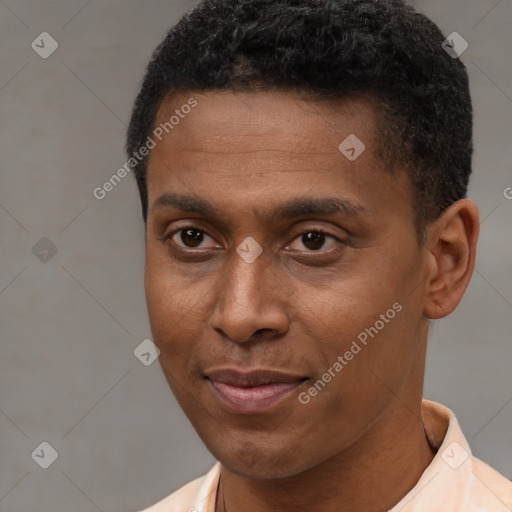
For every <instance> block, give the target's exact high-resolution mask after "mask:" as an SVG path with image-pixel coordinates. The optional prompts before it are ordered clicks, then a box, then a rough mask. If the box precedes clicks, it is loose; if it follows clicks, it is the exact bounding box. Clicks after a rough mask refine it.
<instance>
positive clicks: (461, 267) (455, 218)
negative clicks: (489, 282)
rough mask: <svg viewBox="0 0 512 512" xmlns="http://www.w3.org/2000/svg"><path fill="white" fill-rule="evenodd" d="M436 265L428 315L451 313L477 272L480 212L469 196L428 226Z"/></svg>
mask: <svg viewBox="0 0 512 512" xmlns="http://www.w3.org/2000/svg"><path fill="white" fill-rule="evenodd" d="M427 229H428V234H427V240H428V242H427V243H428V247H429V248H430V249H429V251H430V253H431V261H432V262H433V269H432V270H431V272H430V273H429V275H428V277H427V280H428V281H427V290H426V291H427V293H426V301H425V308H424V316H425V317H427V318H430V319H437V318H443V317H445V316H447V315H449V314H450V313H451V312H452V311H453V310H454V309H455V308H456V307H457V305H458V304H459V302H460V300H461V299H462V296H463V295H464V292H465V291H466V288H467V286H468V284H469V281H470V279H471V275H472V274H473V269H474V266H475V259H476V244H477V240H478V233H479V215H478V209H477V207H476V205H475V204H474V203H473V202H472V201H470V200H469V199H461V200H459V201H456V202H455V203H453V204H452V205H451V206H450V207H449V208H447V209H446V211H445V212H444V213H443V214H442V215H441V217H440V218H439V219H437V220H436V221H434V222H433V223H432V224H431V225H430V226H429V227H428V228H427Z"/></svg>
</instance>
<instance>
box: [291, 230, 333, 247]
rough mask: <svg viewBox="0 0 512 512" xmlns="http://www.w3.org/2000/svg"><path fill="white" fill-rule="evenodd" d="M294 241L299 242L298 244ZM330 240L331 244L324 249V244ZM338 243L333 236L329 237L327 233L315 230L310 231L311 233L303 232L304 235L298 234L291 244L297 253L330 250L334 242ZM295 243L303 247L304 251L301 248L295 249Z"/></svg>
mask: <svg viewBox="0 0 512 512" xmlns="http://www.w3.org/2000/svg"><path fill="white" fill-rule="evenodd" d="M296 240H299V241H300V242H299V243H298V242H296ZM329 240H331V244H330V245H328V247H324V246H325V245H326V242H328V241H329ZM337 241H339V240H338V239H337V238H336V237H335V236H334V235H331V234H329V233H324V232H322V231H317V230H311V231H305V232H304V233H302V234H300V235H299V236H298V237H297V238H296V239H295V241H294V242H293V243H292V246H293V245H296V246H295V247H292V249H294V250H298V251H304V250H309V251H319V250H320V249H322V248H323V249H330V248H332V247H333V246H334V245H335V244H336V242H337ZM297 243H298V244H299V246H300V245H302V246H303V247H305V249H303V248H301V247H297Z"/></svg>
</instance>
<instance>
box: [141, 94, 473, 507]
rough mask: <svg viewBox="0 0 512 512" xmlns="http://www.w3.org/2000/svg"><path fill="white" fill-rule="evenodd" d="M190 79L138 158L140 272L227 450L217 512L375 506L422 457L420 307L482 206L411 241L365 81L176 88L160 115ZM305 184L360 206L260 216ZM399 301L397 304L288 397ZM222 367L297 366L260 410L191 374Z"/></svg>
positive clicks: (450, 269) (177, 374)
mask: <svg viewBox="0 0 512 512" xmlns="http://www.w3.org/2000/svg"><path fill="white" fill-rule="evenodd" d="M191 96H193V97H194V98H196V99H197V100H198V106H197V107H196V108H195V109H193V111H192V112H191V113H190V114H188V115H187V116H186V117H185V118H184V119H182V120H180V123H179V125H177V126H176V127H175V128H174V129H173V131H171V132H170V133H169V135H168V136H166V137H165V138H164V139H163V140H162V142H159V143H158V144H157V146H156V147H155V148H154V149H152V150H151V153H150V157H149V162H148V174H147V184H148V204H149V215H148V221H147V229H146V267H145V289H146V299H147V306H148V312H149V320H150V324H151V329H152V333H153V338H154V342H155V344H156V345H157V346H158V347H159V349H160V351H161V355H160V358H159V359H160V364H161V367H162V369H163V371H164V374H165V376H166V378H167V381H168V382H169V385H170V386H171V388H172V390H173V392H174V394H175V396H176V398H177V400H178V402H179V403H180V405H181V407H182V408H183V410H184V412H185V414H186V415H187V416H188V418H189V419H190V421H191V423H192V424H193V426H194V428H195V429H196V430H197V432H198V434H199V435H200V437H201V439H202V440H203V442H204V443H205V445H206V446H207V447H208V449H209V450H210V451H211V453H212V454H213V455H214V456H215V457H216V459H217V460H219V461H220V462H221V465H222V466H221V483H220V490H219V494H218V497H217V503H216V511H217V512H225V511H226V510H227V511H229V512H233V511H242V512H245V511H251V512H271V511H272V512H273V511H280V512H287V511H296V510H304V511H306V510H322V511H323V512H331V511H335V510H336V511H339V510H344V511H350V512H358V511H365V512H370V511H373V512H378V511H386V510H388V509H389V508H391V507H392V506H393V505H394V504H396V503H397V502H398V501H400V499H401V498H402V497H403V496H404V495H405V494H406V493H407V492H408V491H409V490H410V489H411V488H412V487H414V485H415V484H416V482H417V481H418V479H419V477H420V476H421V474H422V472H423V471H424V470H425V468H426V467H427V466H428V465H429V463H430V462H431V460H432V458H433V456H434V454H433V452H432V450H431V448H430V446H429V444H428V441H427V439H426V437H425V433H424V427H423V421H422V416H421V396H422V386H423V376H424V362H425V350H426V340H427V332H428V320H427V319H428V318H441V317H443V316H446V315H447V314H449V313H450V312H451V311H453V309H455V307H456V306H457V304H458V303H459V301H460V299H461V297H462V295H463V293H464V291H465V289H466V286H467V284H468V282H469V279H470V277H471V273H472V270H473V266H474V261H475V246H476V241H477V237H478V212H477V209H476V207H475V205H474V204H473V203H472V202H471V201H469V200H467V199H464V200H461V201H457V202H456V203H454V204H453V205H452V206H450V207H449V208H448V209H447V210H446V211H445V213H444V214H443V215H442V217H440V218H439V219H437V220H436V221H435V222H433V223H431V224H430V225H428V226H427V228H426V230H425V236H424V239H423V241H422V243H421V244H420V243H419V241H418V238H417V236H416V231H415V226H414V223H413V218H414V201H413V192H412V188H411V186H410V183H409V180H408V178H407V177H406V175H405V174H404V173H403V172H396V173H394V174H391V173H389V172H387V171H386V170H385V169H384V168H383V164H382V162H381V161H380V160H379V158H378V152H377V141H378V139H377V135H378V134H377V127H376V126H377V123H376V121H377V118H376V114H375V111H374V109H373V108H372V101H371V98H369V97H365V96H360V97H358V98H350V99H345V100H336V101H334V100H328V101H323V102H321V103H320V102H313V101H307V102H306V101H304V100H303V99H302V98H301V97H300V96H299V95H298V94H296V93H294V92H289V91H287V92H284V91H272V90H270V91H258V92H233V91H219V92H217V91H216V92H207V93H204V94H199V93H195V92H194V93H190V94H186V93H180V94H177V95H174V96H169V97H168V98H167V99H166V100H164V102H163V103H162V104H161V106H160V109H159V112H158V115H157V119H156V122H155V126H157V125H158V124H160V123H161V122H165V121H167V120H168V119H169V117H170V115H172V114H173V113H174V111H175V109H176V108H179V107H180V105H182V104H184V103H186V102H187V100H188V98H190V97H191ZM349 134H356V135H357V137H358V138H359V139H360V140H361V141H363V143H364V144H365V146H366V149H365V151H364V152H363V153H362V154H361V155H360V156H359V157H358V158H357V159H356V160H355V161H349V160H348V159H347V158H346V157H345V156H344V155H343V154H342V153H341V152H340V150H339V149H338V146H339V144H340V143H341V142H342V141H343V140H344V139H345V138H346V137H347V136H348V135H349ZM164 193H175V194H186V195H191V196H193V197H194V198H200V199H202V200H205V201H208V202H209V203H211V205H212V206H213V207H214V208H215V209H216V210H218V215H213V214H212V213H211V212H207V213H198V212H189V211H184V210H181V209H179V208H177V207H175V206H172V205H171V204H160V205H159V206H158V205H155V203H156V202H157V200H158V198H159V197H160V196H161V195H162V194H164ZM304 197H309V198H326V197H336V198H341V199H343V200H345V201H349V202H350V203H352V204H353V205H355V206H356V208H355V210H356V211H355V213H354V212H352V214H349V212H346V211H344V212H341V213H340V212H339V213H330V214H325V213H322V214H318V213H315V214H308V213H303V214H302V215H299V216H295V217H293V218H280V217H278V216H274V217H272V214H273V213H275V212H276V210H277V208H278V207H279V206H281V205H282V204H283V203H284V202H286V201H288V200H290V199H295V198H304ZM190 225H192V226H194V227H195V229H199V230H204V231H206V234H204V235H201V234H200V233H197V232H196V231H193V232H192V234H193V237H190V236H189V237H185V241H184V240H183V239H182V238H181V236H182V234H183V233H184V232H183V231H178V230H179V229H183V228H185V227H188V226H190ZM318 229H322V230H327V231H328V232H329V235H326V236H325V238H322V237H321V235H320V239H319V243H318V244H317V245H316V246H315V245H311V243H308V240H307V239H305V238H304V237H303V236H302V235H303V234H304V233H310V232H311V231H313V232H315V230H318ZM331 235H332V236H333V237H336V238H333V237H332V236H331ZM249 236H250V237H253V238H254V239H255V240H256V241H257V242H258V243H259V244H260V246H261V247H262V249H263V252H262V254H261V255H260V256H259V257H258V258H257V259H256V260H255V261H254V262H252V263H247V262H246V261H244V260H243V259H242V258H241V257H240V256H239V254H238V253H237V252H236V248H237V247H238V246H239V245H240V244H241V243H242V242H243V241H244V240H245V239H246V237H249ZM166 237H167V238H166ZM194 240H196V242H195V245H194ZM186 244H189V247H188V253H187V245H186ZM190 244H192V245H191V246H190ZM396 302H398V303H400V304H401V305H402V310H401V311H400V312H399V313H397V314H396V316H395V317H394V318H393V319H392V320H390V321H389V322H388V323H386V324H385V327H384V328H383V329H381V330H380V331H379V333H378V335H376V336H375V337H374V338H373V339H369V341H368V344H367V346H365V347H364V348H363V349H362V350H361V351H360V352H359V353H358V354H357V355H355V356H354V357H353V359H352V360H351V361H349V362H348V364H347V365H346V366H344V368H343V370H342V371H341V372H339V373H338V374H337V375H336V377H335V378H333V379H332V380H331V382H329V383H328V385H327V386H326V387H325V388H324V389H322V391H321V392H320V393H318V394H317V396H315V397H312V398H311V401H310V402H309V403H308V404H302V403H300V402H299V400H298V395H299V393H300V392H303V391H307V390H308V389H309V387H310V386H311V385H312V384H313V383H314V382H316V381H317V380H318V379H320V378H321V377H322V374H324V373H325V372H326V371H327V369H328V368H329V367H332V365H333V363H334V362H335V361H336V360H337V357H338V356H339V355H343V354H344V353H345V352H346V351H347V350H348V349H349V347H350V345H351V343H352V341H353V340H356V339H357V336H358V334H359V333H361V332H362V331H364V329H365V328H367V327H369V326H374V325H375V323H376V321H377V320H379V318H380V315H381V314H385V313H386V311H387V310H388V309H390V308H391V306H392V305H393V304H394V303H396ZM227 366H229V367H237V368H241V369H246V370H248V369H253V368H267V369H272V370H280V371H284V372H287V373H293V374H295V375H300V376H304V377H307V378H308V379H309V380H307V381H305V382H304V383H303V384H302V385H301V387H300V388H298V389H297V390H295V391H294V392H293V393H292V394H291V395H289V396H288V397H287V398H286V399H285V400H284V401H282V402H281V403H279V404H277V405H276V406H275V407H273V408H271V409H270V410H268V411H265V412H263V413H258V414H252V415H251V414H243V413H233V412H231V411H229V410H227V409H226V408H225V407H224V406H223V405H222V404H221V403H220V401H219V400H218V399H217V398H216V396H215V395H214V393H213V392H212V389H211V387H210V385H209V383H208V381H207V380H205V378H204V374H205V372H207V370H209V369H211V368H214V367H215V368H218V367H227Z"/></svg>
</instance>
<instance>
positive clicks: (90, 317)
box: [0, 0, 512, 512]
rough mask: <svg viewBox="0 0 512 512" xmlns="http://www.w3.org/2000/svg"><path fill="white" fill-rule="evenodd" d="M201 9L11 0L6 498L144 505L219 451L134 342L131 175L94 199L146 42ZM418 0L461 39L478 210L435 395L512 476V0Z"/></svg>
mask: <svg viewBox="0 0 512 512" xmlns="http://www.w3.org/2000/svg"><path fill="white" fill-rule="evenodd" d="M194 3H195V2H190V1H188V2H187V1H181V2H180V1H169V0H166V1H155V0H144V1H142V0H139V1H133V0H123V1H119V0H118V1H115V0H109V1H106V0H105V1H99V0H92V1H87V0H66V1H57V0H55V1H51V0H48V1H46V0H45V1H41V0H0V127H1V128H0V129H1V136H0V170H1V185H0V237H1V238H0V239H1V260H0V261H1V265H0V328H1V338H0V340H1V352H0V510H1V511H3V512H36V511H45V512H48V511H53V512H61V511H62V512H64V511H69V510H73V511H74V512H81V511H83V512H89V511H91V512H94V511H97V510H101V511H103V512H107V511H120V510H126V511H130V510H136V509H140V508H143V507H145V506H148V505H149V504H151V503H153V502H155V501H157V500H158V499H160V498H162V497H163V496H165V495H167V494H169V493H170V492H171V491H173V490H174V489H176V488H178V487H179V486H181V485H182V484H184V483H185V482H187V481H189V480H190V479H192V478H194V477H196V476H199V475H201V474H203V473H204V472H206V470H207V469H209V467H210V466H211V464H212V462H213V459H212V457H211V456H210V455H209V453H208V452H207V451H206V449H205V448H204V447H203V446H202V444H201V442H200V440H199V439H198V437H197V435H196V434H195V432H194V431H193V429H192V428H191V427H190V425H189V423H188V421H187V420H186V419H185V417H184V416H183V414H182V413H181V411H180V409H179V408H178V406H177V405H176V403H175V401H174V398H173V397H172V396H171V393H170V391H169V390H168V388H167V385H166V383H165V381H164V378H163V376H162V375H161V372H160V368H159V366H158V363H157V362H155V363H154V364H152V365H151V366H148V367H146V366H144V365H143V364H141V362H140V361H139V360H138V359H136V358H135V356H134V354H133V351H134V349H135V347H137V345H138V344H139V343H140V342H141V341H142V340H143V339H145V338H151V334H150V331H149V326H148V321H147V317H146V308H145V302H144V292H143V224H142V220H141V216H140V207H139V202H138V196H137V191H136V187H135V183H134V180H133V177H132V176H128V177H126V178H125V179H124V180H123V181H122V182H121V183H120V184H119V185H118V186H117V187H116V188H115V189H114V190H113V191H112V192H110V193H109V194H108V195H107V197H106V198H105V199H103V200H101V201H100V200H97V199H95V198H94V197H93V195H92V191H93V189H94V188H95V187H98V186H101V185H102V184H103V183H104V182H105V180H107V179H108V178H109V177H110V176H111V175H112V174H113V173H115V172H116V170H117V169H118V168H119V167H120V166H121V165H122V164H123V163H124V162H125V160H126V157H125V155H124V153H123V144H124V134H125V126H126V123H127V121H128V119H129V113H130V109H131V104H132V101H133V99H134V96H135V94H136V91H137V87H138V85H139V83H140V79H141V77H142V73H143V70H144V67H145V64H146V62H147V59H148V57H149V55H150V53H151V51H152V50H153V48H154V47H155V46H156V45H157V43H159V42H160V40H161V38H162V37H163V35H164V33H165V32H166V31H167V30H168V28H169V27H170V26H171V25H172V24H173V23H174V22H175V21H176V20H177V19H178V18H179V17H180V16H181V15H182V14H183V12H184V11H185V10H186V9H188V8H190V7H192V6H193V4H194ZM418 5H419V6H420V8H421V9H422V10H423V11H424V12H425V13H426V14H428V15H430V16H431V17H432V18H433V19H434V20H435V21H436V22H437V23H438V24H439V25H440V27H441V29H442V30H443V32H444V33H445V34H449V33H451V32H452V31H457V32H459V33H460V34H461V35H462V36H463V37H464V38H465V39H466V40H467V41H468V43H469V48H468V50H467V51H466V52H465V53H464V54H463V55H462V60H463V61H464V62H465V63H466V65H467V66H468V70H469V74H470V80H471V88H472V95H473V101H474V111H475V148H476V150H475V158H474V176H473V178H472V183H471V188H470V196H471V197H472V198H473V199H474V200H475V201H476V203H477V205H478V206H479V209H480V212H481V216H482V225H481V228H482V232H481V238H480V243H479V251H480V252H479V256H478V262H477V267H476V271H475V275H474V277H473V280H472V283H471V285H470V287H469V290H468V292H467V294H466V296H465V298H464V299H463V301H462V303H461V305H460V307H459V308H458V310H457V311H456V312H455V313H454V314H453V315H451V316H450V317H449V318H447V319H445V320H442V321H440V322H436V323H435V325H434V328H433V330H432V332H431V336H430V345H429V352H428V361H427V376H426V384H425V397H427V398H430V399H433V400H436V401H439V402H441V403H444V404H446V405H447V406H448V407H450V408H452V409H453V410H454V412H455V413H456V415H457V417H458V419H459V421H460V423H461V425H462V428H463V431H464V433H465V435H466V437H467V438H468V440H469V442H470V444H471V446H472V448H473V450H474V454H475V455H476V456H478V457H480V458H482V459H484V460H485V461H487V462H489V463H490V464H491V465H493V466H494V467H495V468H496V469H498V470H499V471H500V472H502V473H503V474H505V475H506V476H508V477H509V478H511V477H512V428H511V425H512V372H511V371H510V368H511V363H512V348H511V343H510V332H511V327H512V321H511V317H512V315H511V308H512V305H511V303H512V272H511V255H512V237H511V236H510V218H511V209H512V200H507V199H506V197H505V195H504V193H503V192H504V190H505V189H506V188H507V187H512V173H511V172H510V162H511V161H512V158H511V141H512V129H511V127H512V123H511V120H512V99H511V98H512V85H511V69H512V65H511V57H510V56H511V55H512V44H511V39H510V33H511V13H512V8H511V2H510V0H501V1H497V0H471V1H468V0H464V1H453V0H452V1H445V0H443V1H441V0H439V1H422V2H418ZM43 31H47V32H49V33H50V34H51V35H52V36H53V37H54V38H55V39H56V40H57V41H58V44H59V48H58V49H57V51H56V52H55V53H54V54H53V55H51V56H50V57H49V58H48V59H42V58H41V57H40V56H39V55H38V54H37V53H36V52H35V51H34V50H33V49H32V48H31V42H32V41H33V40H34V39H35V38H36V37H37V36H38V35H39V34H40V33H41V32H43ZM440 51H442V50H441V49H440ZM453 129H454V130H456V129H457V127H456V126H454V127H453ZM42 237H47V238H49V239H50V240H51V241H52V243H53V244H54V245H55V246H56V248H57V253H56V254H55V255H54V256H53V257H51V258H50V255H51V253H49V255H48V256H47V259H48V261H46V262H44V261H40V259H39V258H38V257H36V255H34V254H33V252H32V248H33V247H34V245H35V244H36V243H37V242H38V241H39V240H40V239H41V238H42ZM41 243H42V244H43V249H44V247H45V246H44V244H45V243H47V242H41ZM38 247H39V246H38ZM40 250H42V249H40ZM43 441H47V442H49V443H50V444H51V445H52V446H53V447H54V448H55V449H56V450H57V452H58V455H59V456H58V459H57V460H56V461H55V462H54V463H53V464H52V465H51V466H50V467H49V468H48V469H42V468H40V467H39V466H38V465H37V464H36V463H35V461H34V460H33V459H32V458H31V453H32V452H33V450H34V449H35V448H36V447H37V446H38V445H39V444H40V443H41V442H43ZM45 456H46V455H45Z"/></svg>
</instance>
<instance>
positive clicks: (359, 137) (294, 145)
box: [147, 91, 411, 211]
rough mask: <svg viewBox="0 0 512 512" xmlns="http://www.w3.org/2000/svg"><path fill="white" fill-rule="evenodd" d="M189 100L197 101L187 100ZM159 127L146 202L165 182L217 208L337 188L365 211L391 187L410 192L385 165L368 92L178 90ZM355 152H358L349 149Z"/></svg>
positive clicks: (273, 202) (257, 205)
mask: <svg viewBox="0 0 512 512" xmlns="http://www.w3.org/2000/svg"><path fill="white" fill-rule="evenodd" d="M191 100H192V102H197V104H196V106H195V107H194V108H193V109H189V108H184V107H183V106H184V105H189V104H191ZM173 116H174V119H173V122H172V125H171V124H170V123H169V120H170V119H171V117H173ZM158 127H167V129H166V130H164V133H163V136H162V138H161V140H157V141H156V142H157V144H156V146H155V147H154V148H153V149H152V150H151V152H150V155H149V159H148V174H147V186H148V202H149V205H148V206H149V209H150V210H151V208H152V205H153V203H154V202H155V201H156V200H157V199H158V197H159V196H161V194H162V193H165V192H167V193H169V192H178V193H188V194H193V195H196V196H198V197H203V198H205V197H206V198H208V199H209V200H210V202H213V203H215V204H217V205H218V206H220V208H219V209H222V208H224V207H225V208H229V209H231V210H233V209H235V208H236V209H238V210H240V209H241V203H240V200H241V199H243V204H245V205H250V208H251V209H252V211H256V210H259V209H262V208H263V207H264V206H265V205H268V206H269V207H270V206H272V207H275V208H278V207H279V203H280V202H283V201H284V200H286V199H289V198H290V197H291V196H296V197H297V196H301V197H305V196H306V195H309V196H315V195H323V196H325V195H326V194H329V195H332V193H333V192H334V193H337V192H339V193H341V194H342V195H343V197H344V198H346V199H349V200H351V201H352V202H353V203H354V204H360V205H363V204H362V203H366V205H363V206H365V209H366V210H368V211H372V210H373V211H374V210H375V209H374V208H373V207H372V202H375V201H377V202H380V203H382V202H383V201H385V200H387V201H390V200H391V201H395V202H396V197H394V198H393V194H394V196H397V191H398V197H399V198H401V199H402V200H405V202H406V203H410V202H411V201H410V189H409V186H408V183H406V182H405V181H404V179H403V176H402V177H400V176H399V177H397V175H396V174H395V175H394V176H393V177H392V176H391V175H390V174H389V173H387V172H382V171H383V170H384V164H383V162H381V161H380V160H379V158H378V150H377V140H378V132H377V119H376V113H375V102H373V101H372V98H371V97H366V96H359V97H351V98H344V99H336V100H322V101H312V100H307V101H306V100H305V99H303V98H302V96H301V95H300V94H298V93H296V92H289V91H286V92H285V91H258V92H233V91H215V92H207V93H196V92H190V93H179V94H174V95H172V96H169V97H167V98H166V99H165V100H164V101H163V102H162V104H161V106H160V108H159V111H158V114H157V117H156V120H155V124H154V128H158ZM346 141H348V142H346ZM340 145H341V146H340ZM346 149H349V150H354V151H352V153H347V152H346ZM354 152H357V153H360V154H357V155H356V158H355V159H352V158H348V156H353V154H354ZM390 180H393V183H391V187H390V186H389V182H390ZM386 187H387V188H386ZM388 189H389V190H388ZM405 206H406V207H409V206H410V204H406V205H405Z"/></svg>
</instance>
